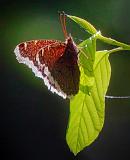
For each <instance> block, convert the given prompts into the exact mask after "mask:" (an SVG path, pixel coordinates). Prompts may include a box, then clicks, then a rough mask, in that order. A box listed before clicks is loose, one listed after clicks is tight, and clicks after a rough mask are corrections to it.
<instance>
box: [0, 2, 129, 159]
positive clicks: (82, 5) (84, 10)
mask: <svg viewBox="0 0 130 160" xmlns="http://www.w3.org/2000/svg"><path fill="white" fill-rule="evenodd" d="M62 10H63V11H65V12H66V13H67V14H70V15H75V16H79V17H82V18H85V19H87V20H88V21H89V22H91V23H92V24H93V25H94V26H95V27H96V28H97V29H98V30H99V29H100V30H101V32H102V33H103V35H105V36H108V37H112V38H115V39H117V40H119V41H122V42H126V43H128V44H129V43H130V1H129V0H108V1H105V0H75V1H74V0H65V1H62V0H56V1H54V0H39V1H38V0H37V1H33V0H32V1H31V0H28V1H25V0H22V1H20V0H14V1H11V0H10V1H9V0H1V1H0V73H1V76H0V80H1V83H0V84H1V105H0V109H1V111H0V133H1V136H0V147H1V154H0V159H1V160H8V159H9V160H12V159H13V160H18V159H19V160H43V159H45V160H51V159H56V160H72V159H78V160H84V159H85V160H110V159H111V160H116V159H126V158H127V159H130V154H129V152H130V100H129V99H118V100H115V99H113V100H112V99H106V117H105V124H104V128H103V130H102V132H101V134H100V135H99V137H98V139H97V140H96V141H95V142H94V143H93V144H92V145H90V146H89V147H88V148H87V149H84V151H82V152H81V153H79V154H78V156H77V157H76V158H75V157H74V156H73V154H72V153H71V152H70V151H69V149H68V146H67V144H66V141H65V132H66V128H67V123H68V116H69V102H68V101H66V100H63V99H62V98H60V97H58V96H57V95H54V94H52V93H50V92H49V91H48V90H47V88H46V87H45V86H44V84H43V81H42V80H41V79H38V78H36V77H35V76H34V74H33V73H32V72H31V70H30V69H29V68H28V67H26V66H25V65H22V64H19V63H18V62H17V60H16V58H15V55H14V53H13V50H14V48H15V46H16V45H17V44H18V43H20V42H23V41H27V40H31V39H59V40H63V41H64V37H63V33H62V30H61V26H60V23H59V17H58V11H62ZM67 29H68V32H70V33H71V34H72V36H73V37H74V40H75V41H76V43H77V44H78V43H79V42H80V39H82V40H84V39H85V38H86V37H88V35H87V34H86V32H85V31H84V30H83V29H82V28H80V27H79V26H78V25H76V24H75V23H74V22H72V21H70V20H69V19H68V20H67ZM106 48H109V46H107V45H102V43H100V42H99V43H98V49H106ZM110 62H111V65H112V77H111V81H110V86H109V89H108V93H107V94H108V95H116V96H118V95H119V96H121V95H122V96H125V95H130V52H125V51H123V52H122V54H118V53H117V54H113V55H111V56H110Z"/></svg>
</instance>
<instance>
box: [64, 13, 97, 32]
mask: <svg viewBox="0 0 130 160" xmlns="http://www.w3.org/2000/svg"><path fill="white" fill-rule="evenodd" d="M67 16H68V17H69V18H71V19H72V20H73V21H75V22H76V23H78V24H79V25H80V26H81V27H82V28H84V29H85V30H86V31H87V32H88V33H90V34H96V33H97V30H96V29H95V28H94V26H93V25H92V24H90V23H89V22H88V21H86V20H84V19H82V18H79V17H76V16H70V15H67Z"/></svg>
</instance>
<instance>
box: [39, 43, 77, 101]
mask: <svg viewBox="0 0 130 160" xmlns="http://www.w3.org/2000/svg"><path fill="white" fill-rule="evenodd" d="M74 47H75V46H73V44H72V42H70V43H67V44H65V43H55V44H51V45H50V46H48V47H45V48H42V49H41V50H40V51H39V53H38V55H39V57H38V61H39V64H41V65H44V64H45V67H43V71H42V72H43V73H42V74H43V75H44V77H45V78H46V81H45V84H46V85H47V86H48V88H49V89H50V90H51V91H52V92H56V93H57V94H58V95H60V96H62V97H64V98H66V97H70V96H72V95H75V94H77V92H78V90H79V77H80V71H79V67H78V64H77V58H76V56H77V50H75V48H74ZM75 52H76V53H75Z"/></svg>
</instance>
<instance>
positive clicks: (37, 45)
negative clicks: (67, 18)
mask: <svg viewBox="0 0 130 160" xmlns="http://www.w3.org/2000/svg"><path fill="white" fill-rule="evenodd" d="M65 49H66V44H65V43H63V42H60V41H57V40H33V41H28V42H23V43H21V44H19V45H17V46H16V48H15V50H14V52H15V55H16V58H17V60H18V61H19V63H24V64H26V65H27V66H28V67H29V68H31V69H32V71H33V72H34V74H35V76H37V77H40V78H42V79H43V80H44V83H45V85H46V86H47V87H48V89H49V90H51V91H52V92H56V93H57V94H58V95H60V96H62V97H63V98H66V94H65V93H64V92H63V91H62V90H61V89H60V86H59V84H58V83H57V82H56V81H55V80H54V79H53V77H52V76H51V73H50V71H51V70H52V68H53V66H54V64H55V62H56V61H57V60H58V59H59V58H60V57H61V56H62V55H63V54H64V52H65ZM57 87H58V88H59V90H58V91H57Z"/></svg>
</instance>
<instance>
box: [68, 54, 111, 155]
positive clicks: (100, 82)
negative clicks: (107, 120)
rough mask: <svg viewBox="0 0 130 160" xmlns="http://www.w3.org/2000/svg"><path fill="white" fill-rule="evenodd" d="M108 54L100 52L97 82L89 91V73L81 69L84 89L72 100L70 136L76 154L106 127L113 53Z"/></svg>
mask: <svg viewBox="0 0 130 160" xmlns="http://www.w3.org/2000/svg"><path fill="white" fill-rule="evenodd" d="M106 52H107V51H101V52H96V55H95V64H94V68H93V75H94V83H93V85H92V86H91V89H90V90H89V92H88V86H87V87H86V84H87V82H86V80H87V78H85V77H86V74H85V72H84V69H83V68H82V67H80V71H81V80H80V82H81V83H82V84H80V85H81V86H84V87H83V89H82V90H81V89H80V90H79V93H78V94H77V95H76V96H75V97H74V98H73V99H71V101H70V119H69V125H68V129H67V135H66V139H67V143H68V145H69V147H70V150H71V151H72V152H73V153H74V154H75V155H76V154H77V153H78V152H80V151H81V150H82V149H83V148H84V147H86V146H88V145H89V144H91V143H92V142H93V141H94V140H95V139H96V138H97V136H98V134H99V132H100V131H101V129H102V127H103V123H104V108H105V94H106V91H107V88H108V84H109V80H110V73H111V68H110V64H109V61H108V55H109V54H106ZM104 55H105V56H104ZM82 61H83V60H82ZM84 61H86V60H85V59H84Z"/></svg>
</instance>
